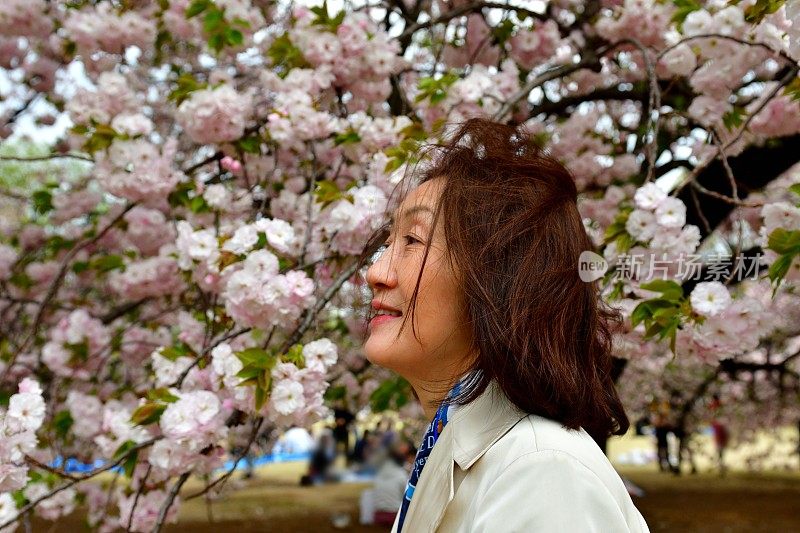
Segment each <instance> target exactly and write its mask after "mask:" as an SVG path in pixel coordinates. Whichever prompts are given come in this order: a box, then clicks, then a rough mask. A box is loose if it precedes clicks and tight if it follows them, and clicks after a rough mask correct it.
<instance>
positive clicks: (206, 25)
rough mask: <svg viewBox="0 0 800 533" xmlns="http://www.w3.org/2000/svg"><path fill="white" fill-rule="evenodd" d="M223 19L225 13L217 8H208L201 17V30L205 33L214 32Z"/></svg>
mask: <svg viewBox="0 0 800 533" xmlns="http://www.w3.org/2000/svg"><path fill="white" fill-rule="evenodd" d="M224 21H225V13H224V12H223V11H222V10H221V9H219V8H216V7H215V8H213V9H211V10H209V11H208V12H207V13H206V14H205V16H204V17H203V30H204V31H205V32H206V33H214V32H215V31H216V30H218V29H220V26H221V25H222V24H223V22H224Z"/></svg>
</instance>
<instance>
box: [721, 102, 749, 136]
mask: <svg viewBox="0 0 800 533" xmlns="http://www.w3.org/2000/svg"><path fill="white" fill-rule="evenodd" d="M744 117H745V110H744V108H743V107H741V106H738V105H735V106H733V109H731V110H730V111H728V112H727V113H725V114H724V115H722V123H723V124H724V125H725V128H726V129H727V130H728V131H733V130H735V129H736V128H738V127H739V126H741V125H742V124H744Z"/></svg>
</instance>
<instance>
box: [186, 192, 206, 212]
mask: <svg viewBox="0 0 800 533" xmlns="http://www.w3.org/2000/svg"><path fill="white" fill-rule="evenodd" d="M189 209H190V210H191V211H192V213H203V212H205V211H210V210H211V208H210V207H209V206H208V204H207V203H206V199H205V198H203V197H202V196H200V195H197V196H195V197H194V198H192V199H191V200H189Z"/></svg>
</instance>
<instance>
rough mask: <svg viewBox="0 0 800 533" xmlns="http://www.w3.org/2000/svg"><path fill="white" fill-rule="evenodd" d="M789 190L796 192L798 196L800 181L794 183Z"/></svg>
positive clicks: (799, 194)
mask: <svg viewBox="0 0 800 533" xmlns="http://www.w3.org/2000/svg"><path fill="white" fill-rule="evenodd" d="M789 190H790V191H791V192H793V193H795V194H796V195H797V196H800V183H793V184H792V185H790V186H789Z"/></svg>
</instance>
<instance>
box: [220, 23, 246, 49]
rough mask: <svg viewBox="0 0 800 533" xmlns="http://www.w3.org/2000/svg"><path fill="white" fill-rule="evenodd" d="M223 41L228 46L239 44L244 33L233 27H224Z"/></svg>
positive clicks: (242, 39) (242, 40)
mask: <svg viewBox="0 0 800 533" xmlns="http://www.w3.org/2000/svg"><path fill="white" fill-rule="evenodd" d="M225 42H227V43H228V45H230V46H239V45H240V44H242V43H243V42H244V34H243V33H242V32H241V31H239V30H237V29H235V28H230V27H229V28H225Z"/></svg>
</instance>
